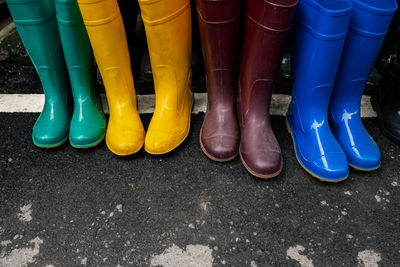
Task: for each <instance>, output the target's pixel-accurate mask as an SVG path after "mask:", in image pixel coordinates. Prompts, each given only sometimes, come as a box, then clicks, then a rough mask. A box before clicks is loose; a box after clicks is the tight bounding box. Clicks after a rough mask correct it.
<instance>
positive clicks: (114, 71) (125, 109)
mask: <svg viewBox="0 0 400 267" xmlns="http://www.w3.org/2000/svg"><path fill="white" fill-rule="evenodd" d="M78 3H79V7H80V9H81V13H82V17H83V20H84V23H85V26H86V29H87V32H88V34H89V38H90V42H91V44H92V48H93V52H94V56H95V58H96V61H97V65H98V66H99V70H100V73H101V76H102V77H103V82H104V87H105V89H106V95H107V100H108V105H109V108H110V120H109V122H108V128H107V135H106V143H107V146H108V148H109V149H110V150H111V152H113V153H114V154H116V155H119V156H127V155H131V154H134V153H136V152H138V151H139V150H140V149H141V147H142V146H143V143H144V136H145V133H144V128H143V124H142V122H141V120H140V117H139V114H138V111H137V103H136V92H135V88H134V84H133V77H132V71H131V62H130V57H129V50H128V43H127V39H126V34H125V28H124V24H123V22H122V18H121V13H120V10H119V7H118V4H117V0H100V1H99V0H78Z"/></svg>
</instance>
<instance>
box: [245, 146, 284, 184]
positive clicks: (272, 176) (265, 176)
mask: <svg viewBox="0 0 400 267" xmlns="http://www.w3.org/2000/svg"><path fill="white" fill-rule="evenodd" d="M239 157H240V161H241V162H242V164H243V166H244V168H245V169H246V170H247V171H248V172H249V173H251V175H253V176H255V177H257V178H260V179H265V180H268V179H272V178H275V177H276V176H278V175H279V174H281V172H282V170H283V158H282V156H281V166H280V167H279V170H278V171H277V172H275V173H271V174H268V175H262V174H259V173H256V172H254V171H252V170H251V169H250V168H249V166H247V164H246V162H245V161H244V160H243V157H242V152H241V149H240V147H239Z"/></svg>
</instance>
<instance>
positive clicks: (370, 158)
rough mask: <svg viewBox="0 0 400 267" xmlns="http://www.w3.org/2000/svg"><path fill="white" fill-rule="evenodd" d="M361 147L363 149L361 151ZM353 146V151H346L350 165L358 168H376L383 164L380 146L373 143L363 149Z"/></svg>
mask: <svg viewBox="0 0 400 267" xmlns="http://www.w3.org/2000/svg"><path fill="white" fill-rule="evenodd" d="M360 149H361V151H360ZM360 149H357V148H356V147H352V149H351V150H350V151H351V152H352V153H346V154H347V158H348V161H349V164H350V166H352V167H353V168H355V169H358V170H364V171H369V170H371V171H372V170H375V169H377V168H379V166H380V165H381V153H380V151H379V148H378V146H376V145H371V146H368V147H364V148H363V149H362V148H360Z"/></svg>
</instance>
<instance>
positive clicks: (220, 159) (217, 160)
mask: <svg viewBox="0 0 400 267" xmlns="http://www.w3.org/2000/svg"><path fill="white" fill-rule="evenodd" d="M202 132H203V127H201V130H200V137H199V143H200V148H201V150H202V151H203V153H204V154H205V155H206V156H207V158H209V159H211V160H213V161H216V162H221V163H223V162H229V161H232V160H234V159H235V158H236V157H237V155H238V153H239V152H236V153H235V154H234V155H233V156H232V157H229V158H216V157H213V156H211V155H210V154H209V153H208V152H207V150H206V149H205V148H204V145H203V141H201V136H202Z"/></svg>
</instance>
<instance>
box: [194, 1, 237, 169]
mask: <svg viewBox="0 0 400 267" xmlns="http://www.w3.org/2000/svg"><path fill="white" fill-rule="evenodd" d="M197 11H198V18H199V28H200V36H201V41H202V47H203V56H204V65H205V69H206V81H207V97H208V105H207V113H206V117H205V118H204V122H203V126H202V128H201V132H200V145H201V148H202V150H203V152H204V154H206V155H207V157H209V158H210V159H212V160H215V161H220V162H223V161H229V160H232V159H234V158H235V157H236V156H237V154H238V148H239V127H238V122H237V118H236V106H235V105H236V88H237V72H238V64H237V59H238V53H239V30H240V0H198V1H197Z"/></svg>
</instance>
